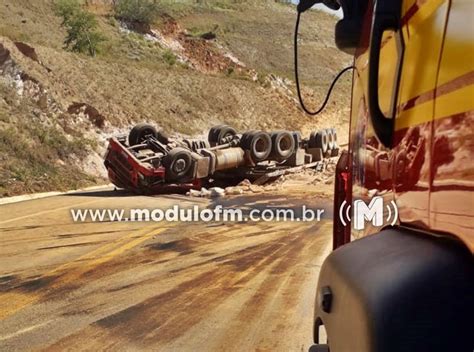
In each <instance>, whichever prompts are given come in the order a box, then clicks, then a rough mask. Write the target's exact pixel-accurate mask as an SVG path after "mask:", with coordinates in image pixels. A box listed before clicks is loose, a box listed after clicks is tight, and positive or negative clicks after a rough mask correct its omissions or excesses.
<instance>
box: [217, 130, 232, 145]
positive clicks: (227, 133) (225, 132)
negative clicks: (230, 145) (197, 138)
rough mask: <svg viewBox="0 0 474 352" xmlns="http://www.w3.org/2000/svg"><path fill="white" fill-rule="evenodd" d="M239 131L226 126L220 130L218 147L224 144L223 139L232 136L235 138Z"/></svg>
mask: <svg viewBox="0 0 474 352" xmlns="http://www.w3.org/2000/svg"><path fill="white" fill-rule="evenodd" d="M236 134H237V131H236V130H235V129H233V128H232V127H230V126H224V127H222V128H220V129H219V133H218V134H217V141H216V142H217V145H220V144H222V143H223V141H222V140H223V139H224V138H227V137H231V136H235V135H236Z"/></svg>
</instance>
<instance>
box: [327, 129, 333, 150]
mask: <svg viewBox="0 0 474 352" xmlns="http://www.w3.org/2000/svg"><path fill="white" fill-rule="evenodd" d="M325 131H326V135H327V136H328V137H327V138H328V151H331V150H333V148H334V134H333V133H332V129H331V128H327V129H326V130H325Z"/></svg>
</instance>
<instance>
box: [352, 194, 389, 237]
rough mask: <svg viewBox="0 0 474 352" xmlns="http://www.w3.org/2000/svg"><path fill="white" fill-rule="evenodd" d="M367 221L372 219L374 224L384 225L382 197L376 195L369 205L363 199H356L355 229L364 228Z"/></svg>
mask: <svg viewBox="0 0 474 352" xmlns="http://www.w3.org/2000/svg"><path fill="white" fill-rule="evenodd" d="M366 221H372V224H373V225H374V226H382V225H383V198H382V197H374V198H373V199H372V200H371V201H370V204H369V205H368V206H367V204H365V202H364V201H363V200H356V201H354V229H355V230H363V229H364V228H365V222H366Z"/></svg>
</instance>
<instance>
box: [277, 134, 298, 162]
mask: <svg viewBox="0 0 474 352" xmlns="http://www.w3.org/2000/svg"><path fill="white" fill-rule="evenodd" d="M271 138H272V152H271V157H272V159H274V160H277V161H284V160H286V159H288V158H289V157H290V156H291V154H293V153H294V151H295V140H294V138H293V135H292V134H291V133H290V132H287V131H278V132H273V133H272V134H271Z"/></svg>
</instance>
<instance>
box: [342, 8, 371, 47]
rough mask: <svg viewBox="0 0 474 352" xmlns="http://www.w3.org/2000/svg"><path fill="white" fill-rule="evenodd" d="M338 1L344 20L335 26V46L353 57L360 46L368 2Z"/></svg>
mask: <svg viewBox="0 0 474 352" xmlns="http://www.w3.org/2000/svg"><path fill="white" fill-rule="evenodd" d="M338 1H339V3H340V5H341V7H342V11H343V13H344V18H343V19H342V20H340V21H339V22H338V23H337V24H336V32H335V37H336V38H335V39H336V45H337V47H338V49H339V50H341V51H343V52H345V53H348V54H351V55H354V54H355V51H356V49H357V48H358V47H359V45H360V39H361V37H362V30H363V23H364V17H365V15H366V12H367V5H368V2H369V0H338Z"/></svg>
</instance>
